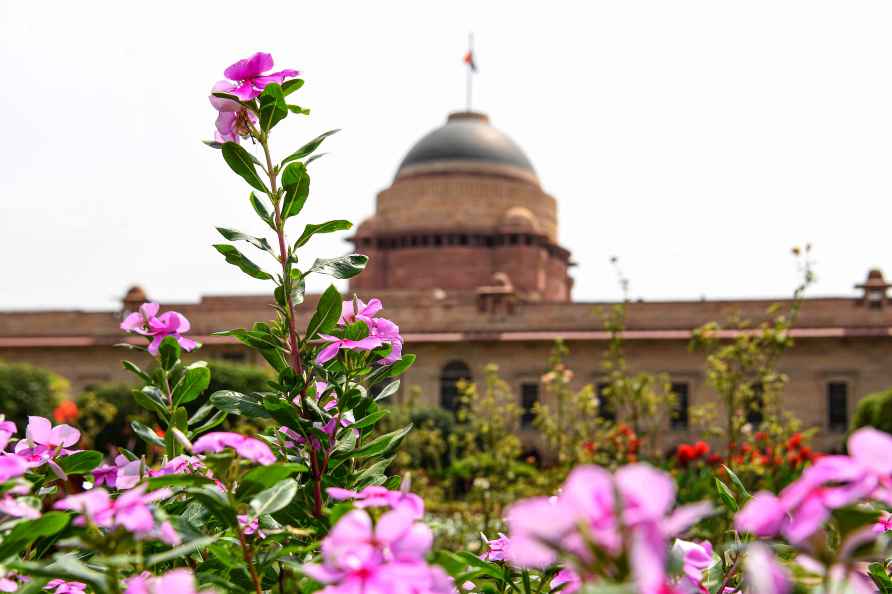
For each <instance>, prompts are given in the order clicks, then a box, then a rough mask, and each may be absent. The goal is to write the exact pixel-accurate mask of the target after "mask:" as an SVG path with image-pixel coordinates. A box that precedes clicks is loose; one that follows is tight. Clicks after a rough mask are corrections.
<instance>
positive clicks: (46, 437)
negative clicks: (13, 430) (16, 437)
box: [25, 416, 53, 445]
mask: <svg viewBox="0 0 892 594" xmlns="http://www.w3.org/2000/svg"><path fill="white" fill-rule="evenodd" d="M52 435H53V424H52V423H50V421H49V419H45V418H44V417H36V416H35V417H28V427H27V428H26V429H25V437H26V438H27V439H28V440H29V441H31V442H32V443H38V444H40V445H49V444H50V443H51V440H52Z"/></svg>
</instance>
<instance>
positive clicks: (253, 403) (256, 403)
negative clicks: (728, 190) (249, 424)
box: [210, 390, 270, 419]
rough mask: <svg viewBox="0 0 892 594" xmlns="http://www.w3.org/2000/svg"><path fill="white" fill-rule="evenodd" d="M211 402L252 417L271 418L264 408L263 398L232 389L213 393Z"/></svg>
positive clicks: (230, 411) (233, 412)
mask: <svg viewBox="0 0 892 594" xmlns="http://www.w3.org/2000/svg"><path fill="white" fill-rule="evenodd" d="M210 403H211V404H213V405H214V406H216V407H217V408H219V409H220V410H222V411H226V412H228V413H232V414H235V415H241V416H245V417H252V418H263V419H268V418H270V414H269V413H268V412H266V410H265V409H264V408H263V404H262V400H261V399H260V398H257V397H255V396H253V395H252V396H247V395H245V394H242V393H240V392H234V391H232V390H219V391H217V392H214V393H213V394H211V397H210Z"/></svg>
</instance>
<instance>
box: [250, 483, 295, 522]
mask: <svg viewBox="0 0 892 594" xmlns="http://www.w3.org/2000/svg"><path fill="white" fill-rule="evenodd" d="M296 494H297V482H296V481H295V480H294V479H290V478H287V479H285V480H283V481H280V482H278V483H276V484H275V485H273V486H272V487H270V488H269V489H266V490H264V491H261V492H260V493H258V494H257V495H255V496H254V498H253V499H251V503H250V505H251V510H252V512H253V513H252V514H251V515H252V516H253V517H255V518H256V517H259V516H262V515H264V514H272V513H275V512H277V511H279V510H280V509H283V508H284V507H285V506H286V505H288V504H289V503H291V500H292V499H294V496H295V495H296Z"/></svg>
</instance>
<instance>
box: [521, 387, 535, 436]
mask: <svg viewBox="0 0 892 594" xmlns="http://www.w3.org/2000/svg"><path fill="white" fill-rule="evenodd" d="M537 402H539V384H534V383H525V384H521V385H520V408H521V410H523V413H522V414H521V415H520V426H521V427H532V426H533V419H535V418H536V415H535V414H533V407H534V406H535V405H536V403H537Z"/></svg>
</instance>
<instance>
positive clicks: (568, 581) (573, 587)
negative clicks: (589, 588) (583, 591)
mask: <svg viewBox="0 0 892 594" xmlns="http://www.w3.org/2000/svg"><path fill="white" fill-rule="evenodd" d="M559 586H564V588H563V589H562V590H561V594H573V592H578V591H579V589H580V588H582V580H581V579H580V578H579V575H578V574H577V573H576V572H575V571H573V570H572V569H570V568H567V567H565V568H564V569H562V570H560V571H559V572H557V574H555V576H554V577H553V578H551V588H552V590H553V589H554V588H557V587H559Z"/></svg>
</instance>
